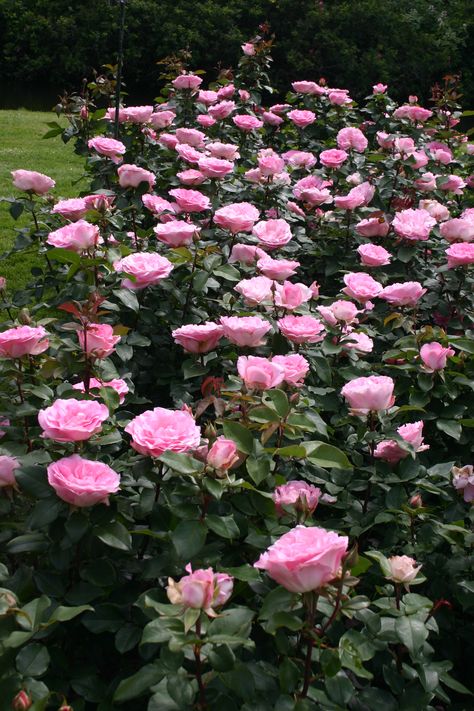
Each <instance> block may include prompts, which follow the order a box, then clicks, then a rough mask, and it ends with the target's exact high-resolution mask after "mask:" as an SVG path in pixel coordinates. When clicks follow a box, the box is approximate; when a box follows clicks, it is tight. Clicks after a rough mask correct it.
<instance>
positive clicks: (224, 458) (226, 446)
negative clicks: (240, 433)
mask: <svg viewBox="0 0 474 711" xmlns="http://www.w3.org/2000/svg"><path fill="white" fill-rule="evenodd" d="M238 461H239V454H238V452H237V446H236V444H235V442H234V441H233V440H232V439H226V438H225V437H218V438H217V439H216V441H215V442H214V444H213V445H212V447H211V448H210V450H209V452H208V454H207V458H206V463H207V464H208V466H210V467H212V468H213V469H217V470H218V471H227V470H228V469H231V468H232V467H233V466H234V465H235V464H237V462H238Z"/></svg>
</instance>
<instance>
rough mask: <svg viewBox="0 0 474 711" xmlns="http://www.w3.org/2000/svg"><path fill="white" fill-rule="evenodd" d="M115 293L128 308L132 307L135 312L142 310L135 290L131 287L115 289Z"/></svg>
mask: <svg viewBox="0 0 474 711" xmlns="http://www.w3.org/2000/svg"><path fill="white" fill-rule="evenodd" d="M113 294H114V296H116V297H117V299H118V300H119V301H121V302H122V304H123V305H124V306H125V307H126V308H127V309H131V310H132V311H135V313H137V312H138V311H139V310H140V304H139V303H138V299H137V296H136V294H135V292H134V291H131V290H130V289H114V291H113Z"/></svg>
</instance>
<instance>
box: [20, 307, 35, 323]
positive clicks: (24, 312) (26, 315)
mask: <svg viewBox="0 0 474 711" xmlns="http://www.w3.org/2000/svg"><path fill="white" fill-rule="evenodd" d="M18 321H19V322H20V323H22V324H23V325H24V326H30V325H31V323H32V321H31V317H30V312H29V311H28V309H21V311H20V313H19V314H18Z"/></svg>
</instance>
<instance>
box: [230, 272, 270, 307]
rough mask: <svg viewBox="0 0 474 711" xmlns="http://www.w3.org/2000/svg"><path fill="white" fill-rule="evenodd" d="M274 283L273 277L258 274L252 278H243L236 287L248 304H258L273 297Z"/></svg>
mask: <svg viewBox="0 0 474 711" xmlns="http://www.w3.org/2000/svg"><path fill="white" fill-rule="evenodd" d="M273 284H274V283H273V281H272V279H268V278H267V277H266V276H257V277H252V278H251V279H242V281H239V283H238V284H237V285H236V286H235V287H234V289H235V290H236V291H238V292H239V294H242V296H243V297H244V300H245V303H246V304H247V305H248V306H256V305H257V304H261V303H262V301H270V300H271V299H272V294H273Z"/></svg>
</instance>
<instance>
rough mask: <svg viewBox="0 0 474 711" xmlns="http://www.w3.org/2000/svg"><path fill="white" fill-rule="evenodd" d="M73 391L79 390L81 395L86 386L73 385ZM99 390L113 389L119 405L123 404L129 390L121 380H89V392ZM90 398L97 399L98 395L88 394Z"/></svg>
mask: <svg viewBox="0 0 474 711" xmlns="http://www.w3.org/2000/svg"><path fill="white" fill-rule="evenodd" d="M72 387H73V389H74V390H80V391H81V392H82V393H84V392H85V391H86V386H85V383H84V382H80V383H74V385H73V386H72ZM100 388H113V389H114V390H115V392H116V393H118V395H119V400H120V404H122V403H123V401H124V400H125V396H126V395H128V393H129V392H130V389H129V387H128V385H127V383H126V382H125V380H122V378H114V379H113V380H108V381H105V382H103V381H101V380H97V378H91V379H90V381H89V391H91V390H94V389H97V390H99V389H100ZM89 394H90V396H91V397H98V395H96V394H94V393H92V392H89Z"/></svg>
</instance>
